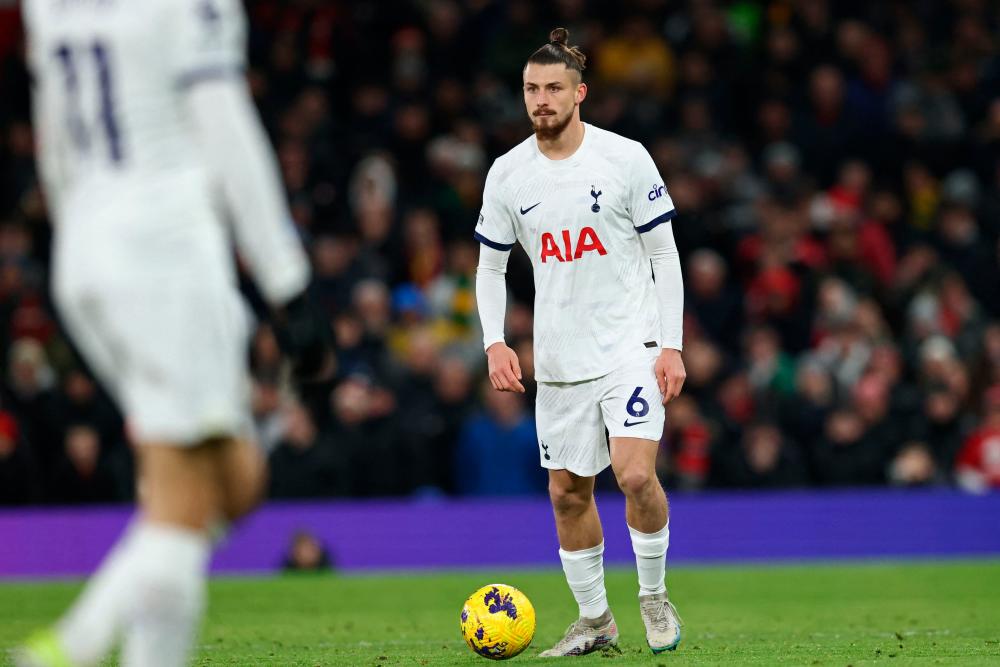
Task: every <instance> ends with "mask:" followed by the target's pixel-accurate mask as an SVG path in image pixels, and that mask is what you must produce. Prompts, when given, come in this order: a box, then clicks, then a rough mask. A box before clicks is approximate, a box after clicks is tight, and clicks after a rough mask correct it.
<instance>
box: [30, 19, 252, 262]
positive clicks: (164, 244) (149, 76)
mask: <svg viewBox="0 0 1000 667" xmlns="http://www.w3.org/2000/svg"><path fill="white" fill-rule="evenodd" d="M23 13H24V19H25V26H26V32H27V38H28V40H27V41H28V62H29V67H30V70H31V73H32V79H33V102H34V115H35V131H36V135H37V139H38V143H39V148H40V150H39V154H40V155H39V163H40V166H41V170H42V176H43V180H44V185H45V192H46V196H47V198H48V200H49V204H50V208H51V209H52V213H53V219H54V222H55V223H56V235H57V244H59V245H61V246H68V247H71V248H72V252H73V253H74V254H76V255H85V256H86V258H87V259H88V265H89V268H90V269H93V268H94V267H100V266H102V265H107V264H111V263H115V264H116V265H117V266H122V267H123V269H124V268H127V266H133V265H134V269H135V271H136V272H137V273H142V272H144V271H146V270H147V269H149V268H151V267H154V266H163V267H167V266H170V265H171V264H174V265H176V264H178V263H184V262H189V261H191V260H194V259H197V258H202V259H204V260H205V262H204V264H203V265H205V266H212V265H217V266H218V270H219V272H220V274H221V275H231V274H232V267H231V266H230V265H231V258H230V254H231V252H230V250H229V246H228V243H229V242H228V238H227V237H226V231H225V226H224V225H223V219H222V216H221V214H220V210H219V201H218V200H219V196H218V195H219V192H218V187H217V185H218V183H217V181H216V179H214V178H213V177H212V174H211V172H210V166H209V164H208V160H207V159H206V156H205V154H204V150H203V147H202V146H200V145H199V141H198V139H197V134H196V132H195V128H194V126H193V123H192V119H191V116H190V113H189V112H190V110H189V108H188V107H187V105H186V99H185V98H186V92H187V89H188V87H189V86H190V85H192V84H194V83H198V82H201V81H205V80H207V79H212V78H217V77H232V76H239V77H242V76H244V74H243V70H244V67H245V60H246V59H245V52H246V15H245V12H244V10H243V6H242V3H240V2H239V0H143V1H142V2H121V1H109V0H58V1H56V0H25V3H24V8H23ZM76 268H77V269H78V270H79V271H81V272H82V271H84V268H83V267H82V266H77V267H76ZM227 279H231V278H227Z"/></svg>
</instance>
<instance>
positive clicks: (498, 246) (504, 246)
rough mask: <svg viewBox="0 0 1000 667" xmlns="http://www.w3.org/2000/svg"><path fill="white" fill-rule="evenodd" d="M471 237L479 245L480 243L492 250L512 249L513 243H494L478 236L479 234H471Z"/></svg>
mask: <svg viewBox="0 0 1000 667" xmlns="http://www.w3.org/2000/svg"><path fill="white" fill-rule="evenodd" d="M473 237H475V239H476V240H477V241H479V242H480V243H482V244H483V245H485V246H489V247H490V248H493V249H494V250H510V249H511V248H513V247H514V244H513V243H497V242H496V241H491V240H489V239H488V238H486V237H485V236H483V235H482V234H480V233H479V232H476V233H475V234H473Z"/></svg>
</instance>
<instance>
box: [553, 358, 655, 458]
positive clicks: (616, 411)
mask: <svg viewBox="0 0 1000 667" xmlns="http://www.w3.org/2000/svg"><path fill="white" fill-rule="evenodd" d="M659 351H660V350H659V347H656V348H653V349H648V350H643V351H642V352H641V353H639V354H637V355H636V357H635V358H634V360H633V361H631V362H629V363H627V364H625V365H623V366H622V367H621V368H619V369H618V370H615V371H612V372H611V373H608V374H607V375H605V376H603V377H599V378H596V379H593V380H584V381H582V382H539V383H538V396H537V398H536V401H535V421H536V425H537V429H538V448H539V456H540V458H541V464H542V467H543V468H550V469H554V470H562V469H565V470H569V471H570V472H572V473H575V474H577V475H580V476H582V477H592V476H594V475H596V474H597V473H599V472H601V471H602V470H604V469H605V468H607V467H608V466H609V465H610V464H611V454H610V451H609V444H608V439H607V437H605V429H607V435H608V436H609V437H612V438H643V439H646V440H655V441H657V442H659V440H660V438H661V437H662V436H663V420H664V410H663V402H662V401H663V397H662V396H661V395H660V388H659V387H658V386H657V384H656V377H655V375H654V373H653V364H654V363H655V362H656V358H657V356H659Z"/></svg>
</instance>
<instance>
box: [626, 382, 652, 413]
mask: <svg viewBox="0 0 1000 667" xmlns="http://www.w3.org/2000/svg"><path fill="white" fill-rule="evenodd" d="M641 392H642V387H636V388H635V391H633V392H632V395H631V396H629V399H628V403H626V404H625V409H626V410H628V413H629V414H630V415H632V416H633V417H645V416H646V413H647V412H649V403H647V402H646V399H644V398H643V397H642V396H640V395H639V394H640V393H641ZM636 404H638V405H639V409H638V410H636V409H634V406H635V405H636Z"/></svg>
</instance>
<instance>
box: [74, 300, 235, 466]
mask: <svg viewBox="0 0 1000 667" xmlns="http://www.w3.org/2000/svg"><path fill="white" fill-rule="evenodd" d="M55 299H56V305H57V307H58V309H59V312H60V314H61V315H62V317H63V320H64V323H65V325H66V328H67V329H68V331H69V334H70V336H71V337H72V339H73V342H74V343H75V344H76V346H77V347H78V348H79V350H80V353H81V354H82V355H83V356H84V358H85V359H86V361H87V363H88V364H89V365H90V367H91V369H92V370H93V371H94V373H95V374H97V376H98V377H99V378H100V380H101V381H102V382H103V383H104V385H105V387H106V388H107V389H108V391H109V392H110V393H111V394H112V396H113V397H114V399H115V400H116V401H117V403H118V405H119V407H120V408H121V409H122V411H123V412H124V414H125V418H126V422H127V424H128V429H129V432H130V435H131V437H132V438H133V439H134V440H136V441H137V442H139V443H157V444H170V445H181V446H184V445H196V444H198V443H200V442H203V441H204V440H206V439H209V438H216V437H229V436H245V435H247V434H248V433H249V427H250V424H251V421H250V380H249V373H248V370H247V345H248V338H249V333H250V326H251V317H250V312H249V309H248V307H247V305H246V304H245V302H244V301H243V298H242V296H241V295H240V293H239V291H238V290H237V289H236V287H235V286H233V285H230V284H227V283H225V282H224V281H221V280H218V281H211V280H210V281H205V282H203V283H198V284H194V283H192V282H190V281H185V284H178V283H176V282H174V283H172V284H170V283H167V284H158V285H155V286H150V285H145V286H144V287H143V288H139V287H138V286H121V285H118V286H116V287H115V288H111V289H108V288H106V287H105V288H101V289H98V288H97V287H96V286H94V285H93V284H91V285H88V286H79V287H73V286H68V287H67V286H65V285H63V286H62V287H60V288H57V289H56V291H55Z"/></svg>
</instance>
